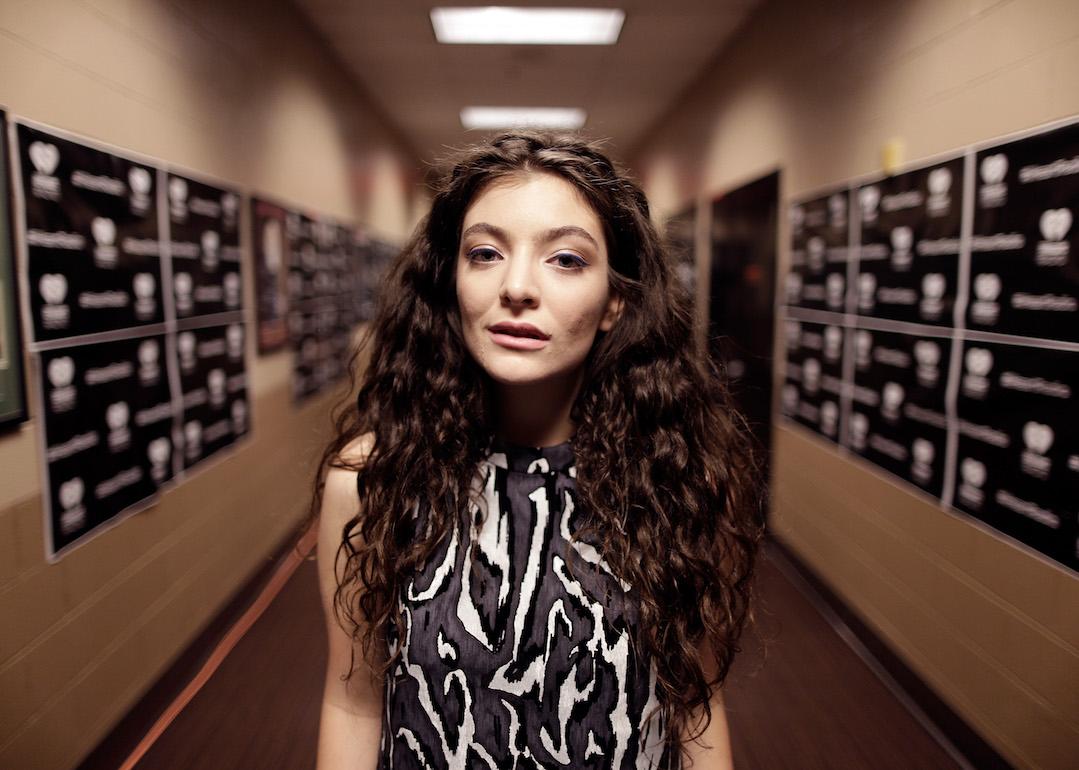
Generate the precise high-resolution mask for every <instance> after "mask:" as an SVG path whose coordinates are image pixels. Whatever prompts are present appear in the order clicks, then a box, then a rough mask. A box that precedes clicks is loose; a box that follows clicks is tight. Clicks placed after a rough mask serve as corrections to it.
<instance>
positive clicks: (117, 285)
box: [16, 124, 165, 342]
mask: <svg viewBox="0 0 1079 770" xmlns="http://www.w3.org/2000/svg"><path fill="white" fill-rule="evenodd" d="M16 130H17V132H18V147H19V153H18V154H19V157H18V159H17V161H16V162H17V163H18V164H19V167H20V175H21V181H22V185H21V190H20V192H21V198H20V200H21V202H22V210H23V216H24V222H25V239H24V243H25V245H26V250H27V263H26V264H27V275H26V278H27V283H28V285H29V287H30V291H29V298H28V300H29V302H28V308H29V315H30V319H31V324H32V326H31V329H30V331H31V334H32V338H33V339H34V340H35V341H37V342H44V341H50V340H58V339H63V338H67V337H74V336H78V335H83V334H91V333H99V332H111V331H117V330H122V329H131V328H133V327H138V326H144V325H152V324H160V323H162V322H163V321H164V320H165V311H164V305H163V303H162V291H161V276H162V270H161V239H160V233H159V232H158V221H157V194H156V178H157V174H156V170H155V169H154V168H153V167H152V166H150V165H148V164H146V163H140V162H136V161H133V160H129V159H127V158H124V157H120V156H119V155H115V154H113V153H111V152H108V151H105V150H101V149H97V148H94V147H90V146H87V145H85V144H81V143H79V142H76V141H72V140H69V139H65V138H61V137H59V136H55V135H53V134H51V133H48V132H46V131H43V130H40V129H38V128H35V127H32V126H29V125H24V124H19V125H17V127H16Z"/></svg>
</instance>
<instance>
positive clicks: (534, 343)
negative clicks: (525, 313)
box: [488, 330, 550, 350]
mask: <svg viewBox="0 0 1079 770" xmlns="http://www.w3.org/2000/svg"><path fill="white" fill-rule="evenodd" d="M488 331H489V332H490V334H491V341H492V342H494V343H495V344H496V345H501V346H502V347H504V348H510V349H511V350H539V349H540V348H545V347H547V343H548V342H549V341H550V340H538V339H536V338H535V337H518V336H515V335H513V334H505V333H504V332H496V331H491V330H488Z"/></svg>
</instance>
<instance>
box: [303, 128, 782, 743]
mask: <svg viewBox="0 0 1079 770" xmlns="http://www.w3.org/2000/svg"><path fill="white" fill-rule="evenodd" d="M529 172H533V173H536V172H540V173H548V174H555V175H557V176H559V177H561V178H562V179H564V180H566V181H568V182H570V183H571V184H573V185H574V187H576V188H577V189H578V190H579V191H580V193H581V194H582V195H583V196H584V197H585V199H586V200H587V201H588V202H589V204H591V206H592V208H593V209H594V210H595V212H596V214H597V215H598V218H599V220H600V221H601V222H602V223H603V225H604V230H605V233H604V234H605V236H606V239H607V246H608V253H609V255H610V269H609V280H610V288H611V290H612V291H613V292H615V293H617V294H618V295H619V296H620V297H621V298H622V299H623V308H622V313H621V315H620V317H619V319H618V321H617V322H616V323H615V325H614V328H613V329H611V331H609V332H607V333H603V332H599V333H598V334H597V337H596V340H595V343H594V345H593V348H592V350H591V351H590V353H589V355H588V358H587V359H586V362H585V367H586V369H585V374H584V377H583V380H582V385H581V388H580V391H579V393H578V395H577V398H576V400H575V402H574V404H573V408H572V412H571V415H570V416H571V420H572V421H573V423H574V436H573V439H572V447H573V450H574V453H575V456H576V463H577V488H578V495H579V498H580V502H581V505H582V506H583V508H584V510H587V511H589V513H590V516H589V518H588V525H587V526H585V527H584V528H583V529H581V530H578V532H576V533H575V534H574V538H575V539H580V538H584V537H585V536H586V535H587V534H588V533H589V532H591V533H593V534H595V533H599V534H600V537H599V538H598V542H600V543H602V546H601V548H600V552H601V554H602V556H603V557H604V559H605V560H606V561H607V564H608V565H610V567H611V569H612V570H613V571H614V573H615V574H617V575H618V576H620V577H621V578H622V579H623V580H624V581H626V582H628V583H629V584H630V585H631V586H632V587H633V591H634V593H633V596H634V597H635V602H636V606H637V617H638V627H637V629H636V630H635V634H636V637H635V638H634V639H633V642H634V644H635V646H636V647H637V648H638V649H642V650H643V651H645V652H646V653H648V654H649V655H650V658H651V659H652V660H653V661H654V663H655V666H656V680H657V693H658V696H659V700H660V704H661V707H660V712H659V716H660V718H661V719H662V722H661V724H666V725H667V730H666V735H667V741H668V748H669V749H673V748H677V747H679V746H680V745H681V744H680V741H681V740H682V739H683V738H689V739H693V738H696V737H698V736H699V735H700V734H701V733H703V731H704V730H705V729H707V726H708V724H709V723H710V721H711V716H712V715H711V710H710V708H709V698H710V697H711V694H712V692H713V691H714V688H717V687H719V686H720V685H721V684H722V683H723V681H724V679H725V678H726V676H727V672H728V670H729V668H730V666H731V662H732V660H733V658H734V656H735V653H736V652H738V649H739V648H738V640H739V637H740V635H741V632H742V629H743V627H744V625H745V622H746V619H747V616H748V614H749V600H750V594H751V578H752V575H753V568H754V559H755V555H756V551H757V547H758V544H759V541H760V538H761V534H762V528H763V511H762V505H761V502H760V501H761V494H760V489H759V486H758V484H759V481H758V475H759V474H758V473H757V465H756V462H755V459H754V457H755V453H754V448H753V446H752V445H751V439H750V438H749V436H750V434H749V431H748V429H747V427H746V425H745V422H744V420H743V419H742V418H741V417H740V416H739V414H738V413H737V411H736V410H735V409H734V408H733V406H732V403H731V399H730V397H729V395H728V392H727V390H726V387H725V385H724V381H723V378H722V376H721V375H720V372H719V370H718V367H717V365H716V364H715V363H714V362H713V361H712V360H711V359H710V358H709V357H708V355H707V354H705V353H704V352H703V351H701V350H700V349H699V348H698V346H696V345H695V344H694V335H693V329H692V326H693V324H692V314H691V311H690V304H689V301H688V295H687V294H686V292H685V290H684V289H683V288H682V287H681V284H680V283H679V282H678V281H677V279H676V277H675V275H674V273H673V269H672V265H671V263H670V261H669V260H668V259H667V257H666V255H665V253H664V249H663V246H662V244H661V241H660V238H659V237H658V236H657V234H656V231H655V228H654V227H653V225H652V223H651V221H650V219H649V212H648V203H647V201H646V199H645V196H644V194H643V192H642V191H641V190H640V188H639V187H638V186H637V185H636V184H635V183H633V182H632V181H631V180H630V179H629V178H628V177H627V175H626V174H625V173H624V172H622V171H621V170H619V169H617V168H616V167H615V166H614V165H613V164H612V162H611V161H610V160H609V159H608V158H607V157H606V156H605V155H604V154H603V152H601V150H600V149H599V148H598V146H597V145H596V144H595V143H591V142H588V141H585V140H583V139H582V138H580V137H579V136H576V135H567V134H552V133H545V132H534V131H517V132H513V133H506V134H502V135H500V136H498V137H495V138H493V139H492V140H490V141H488V142H486V143H483V144H480V145H477V146H475V147H472V148H469V149H468V150H466V151H464V152H462V153H461V154H459V155H458V156H457V157H456V158H454V159H453V161H452V164H451V165H450V166H449V168H448V171H447V172H446V173H445V175H444V176H443V178H442V181H441V183H440V185H439V186H438V187H437V189H436V191H435V196H434V199H433V201H432V204H431V211H430V214H429V215H428V216H427V217H426V218H425V219H424V220H423V221H422V222H421V223H420V224H419V226H418V227H417V229H416V232H415V234H414V235H413V236H412V238H411V240H410V242H409V243H408V245H407V246H406V247H405V248H404V250H403V251H402V252H401V254H400V255H399V256H398V257H397V259H396V260H395V261H394V263H393V264H392V266H391V267H390V269H389V271H388V275H387V276H386V278H385V283H384V286H383V288H382V293H381V295H380V301H379V305H378V310H377V313H376V316H375V318H374V320H373V322H372V324H371V325H370V327H369V328H368V330H367V333H366V335H365V337H364V338H363V340H362V341H361V344H360V346H359V349H358V350H357V353H356V354H355V355H354V357H353V361H352V366H351V367H350V370H351V371H352V374H353V378H354V380H353V388H352V390H351V391H350V393H352V392H357V390H356V388H357V387H358V392H357V393H358V394H357V396H356V398H355V400H354V401H353V400H351V398H349V400H347V401H346V402H345V403H344V404H343V405H341V406H339V407H338V408H337V409H335V412H334V426H335V437H334V439H333V441H332V442H331V443H330V444H329V446H327V447H326V449H325V452H324V454H323V456H322V461H321V463H320V465H319V472H318V475H317V477H316V479H315V485H314V495H313V499H312V505H311V514H312V518H313V517H315V516H317V512H318V510H319V507H320V504H321V494H322V488H323V484H324V477H325V471H326V470H327V468H328V467H330V466H334V467H341V468H349V469H352V470H355V471H356V472H357V487H358V494H359V499H360V500H362V501H363V511H362V512H361V514H360V515H358V516H356V517H355V518H353V519H352V520H351V521H349V522H348V524H347V526H346V527H345V529H344V531H343V532H342V537H341V546H340V549H339V551H338V553H337V559H338V565H339V566H340V562H341V560H342V559H343V560H344V568H343V579H342V580H341V582H340V583H339V585H338V588H337V592H336V595H335V597H334V611H335V615H336V616H337V620H338V622H339V623H341V625H342V627H343V628H346V630H349V631H350V633H351V634H352V636H353V638H354V640H355V641H356V642H357V643H358V645H359V646H360V647H362V649H363V651H364V654H365V656H367V655H369V653H370V651H371V649H372V645H383V644H385V642H386V639H387V635H386V630H387V624H395V625H396V628H397V632H398V633H397V638H398V639H401V638H404V633H405V629H404V620H403V618H402V617H401V616H400V614H399V610H398V596H399V591H400V590H401V589H402V587H403V585H404V584H405V581H406V580H407V578H408V576H409V575H410V574H413V573H414V571H415V570H417V569H419V568H421V567H422V566H423V565H424V564H425V563H426V561H427V559H428V558H429V557H430V556H431V555H432V553H433V552H434V550H435V549H436V547H437V546H438V544H439V543H440V541H441V540H442V539H443V538H444V537H446V536H447V535H448V533H449V532H450V527H451V526H453V525H454V524H455V522H457V521H458V516H459V515H460V513H461V511H462V510H463V509H464V506H465V505H466V504H467V501H468V500H469V499H470V494H471V495H472V496H473V499H474V495H475V491H474V490H473V489H472V488H471V487H472V480H473V476H474V473H475V472H476V468H477V464H478V463H480V462H481V461H482V460H483V459H484V458H485V457H486V456H487V454H488V453H489V452H490V450H491V446H492V440H493V436H494V433H495V427H496V426H495V425H494V424H493V419H494V418H493V416H494V414H495V412H494V401H493V396H492V392H491V391H492V387H491V383H490V381H489V378H488V377H487V375H486V373H485V372H484V371H483V370H482V369H480V368H479V366H478V365H477V364H476V363H475V362H474V361H473V360H472V358H471V356H470V355H469V353H468V351H467V349H466V347H465V343H464V339H463V336H462V331H461V321H460V317H459V312H458V308H457V299H456V288H455V264H456V259H457V252H458V248H459V241H460V236H461V223H462V221H463V219H464V216H465V212H466V210H467V208H468V206H469V205H470V203H471V202H472V201H473V200H474V199H475V198H476V196H477V195H478V194H479V193H480V192H481V191H483V190H485V189H486V188H487V186H488V185H490V184H491V183H492V182H494V181H495V180H498V179H502V178H505V177H507V176H512V175H520V174H524V173H529ZM368 356H369V361H368V363H367V365H366V368H365V369H364V371H363V372H362V373H361V374H359V375H358V378H359V379H358V382H357V381H356V379H355V378H356V377H357V372H356V369H357V364H358V363H359V362H360V359H362V358H365V357H368ZM364 434H371V437H369V438H368V440H369V441H370V440H371V438H373V443H372V444H371V449H370V453H369V455H368V456H367V457H366V460H365V461H363V462H362V463H356V464H349V463H348V462H347V461H346V460H345V459H343V458H342V452H343V450H345V448H346V447H347V446H348V445H349V444H350V443H351V442H353V441H354V440H355V439H357V438H358V437H360V436H363V435H364ZM420 500H423V501H425V502H426V505H427V506H428V508H427V511H428V522H429V526H428V527H427V528H426V530H425V531H424V532H422V533H421V532H416V531H414V519H413V516H412V509H413V506H414V505H415V504H416V503H417V501H420ZM356 535H359V537H358V538H355V536H356ZM354 538H355V539H354ZM357 542H358V543H360V545H359V546H358V547H357V545H356V543H357ZM338 574H342V573H341V572H339V573H338ZM703 643H707V644H703ZM709 650H710V652H711V654H712V655H714V661H713V665H714V669H715V671H716V672H717V673H716V676H715V677H712V678H711V680H709V677H708V676H707V675H706V669H705V667H704V661H703V659H702V656H703V655H704V654H707V653H706V652H705V651H709ZM399 655H400V650H399V649H398V650H396V651H395V652H394V654H393V655H392V656H391V657H389V658H388V659H387V660H386V661H385V663H384V665H383V666H382V667H381V669H380V672H381V673H382V674H386V673H388V672H389V671H390V670H391V669H392V667H393V665H394V664H395V662H396V660H397V658H398V657H399ZM354 670H355V658H353V669H352V670H350V672H349V676H351V675H352V673H353V671H354ZM702 707H703V710H702V712H698V709H701V708H702ZM694 713H703V719H701V720H699V721H698V724H699V725H701V727H700V733H696V734H694V735H690V733H691V732H692V727H691V722H693V721H694V720H693V715H694ZM652 716H655V714H651V715H649V718H651V717H652Z"/></svg>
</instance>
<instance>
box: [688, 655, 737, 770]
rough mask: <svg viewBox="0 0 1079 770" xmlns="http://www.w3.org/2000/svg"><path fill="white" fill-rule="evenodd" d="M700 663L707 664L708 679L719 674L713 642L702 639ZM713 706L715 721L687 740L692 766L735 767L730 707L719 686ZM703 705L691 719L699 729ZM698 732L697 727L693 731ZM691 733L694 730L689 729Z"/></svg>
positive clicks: (698, 769) (698, 768) (709, 768)
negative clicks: (694, 737) (728, 710)
mask: <svg viewBox="0 0 1079 770" xmlns="http://www.w3.org/2000/svg"><path fill="white" fill-rule="evenodd" d="M701 649H702V659H701V665H702V666H703V667H704V674H705V678H706V679H708V680H709V681H711V680H712V678H714V677H715V676H716V667H715V658H714V657H713V656H712V648H711V645H710V644H709V643H708V642H707V641H705V642H703V643H702V648H701ZM709 706H710V707H711V709H712V721H711V722H709V724H708V728H707V729H706V730H705V731H704V732H703V733H702V734H701V735H700V737H698V738H697V740H695V741H686V742H685V744H686V752H687V753H688V754H689V756H690V758H691V759H692V760H693V770H733V768H734V761H733V760H732V758H731V736H730V732H729V730H728V728H727V710H726V708H725V707H724V704H723V692H722V691H721V690H720V689H719V688H717V689H716V690H715V692H713V693H712V697H711V699H710V700H709ZM703 712H704V708H703V707H701V708H700V709H698V710H697V711H696V712H695V714H694V717H693V719H692V724H691V727H693V726H697V728H698V729H699V725H700V720H702V719H703V718H704V717H703ZM692 732H693V733H695V732H696V729H694V730H693V731H692ZM690 734H692V733H690Z"/></svg>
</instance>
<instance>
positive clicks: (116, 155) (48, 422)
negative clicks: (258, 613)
mask: <svg viewBox="0 0 1079 770" xmlns="http://www.w3.org/2000/svg"><path fill="white" fill-rule="evenodd" d="M7 133H8V135H9V140H10V141H9V143H10V146H11V148H12V154H13V158H14V162H13V172H14V178H15V182H14V185H13V187H14V191H15V214H16V215H15V217H14V219H15V225H16V228H17V232H18V234H19V235H20V237H19V240H18V243H19V245H20V254H19V256H20V261H19V268H20V272H21V273H22V276H21V277H22V279H23V280H21V282H20V283H21V288H22V292H21V294H22V297H21V299H22V302H21V311H22V317H23V326H24V328H25V330H26V335H27V339H28V345H29V353H30V358H31V362H32V364H33V368H34V370H35V371H36V374H37V377H36V390H37V392H36V397H37V398H38V405H39V406H38V412H37V413H38V414H40V415H41V420H42V431H41V436H42V441H41V444H42V446H41V453H42V457H43V462H42V467H43V469H44V471H43V473H44V477H45V478H44V489H45V493H44V495H43V497H44V500H45V505H44V507H45V518H46V523H45V525H46V535H47V536H46V550H47V556H48V558H49V559H50V560H55V559H56V558H58V557H59V556H61V555H62V554H63V553H65V552H67V551H68V550H69V549H70V548H72V547H73V546H75V545H76V544H78V543H81V542H85V540H86V539H87V538H88V537H89V536H90V535H92V534H94V533H96V532H99V531H101V529H102V528H103V527H104V526H107V525H111V524H115V523H117V522H118V521H120V519H121V515H124V516H126V515H129V514H132V513H134V512H136V511H138V510H141V509H143V508H145V507H146V506H147V505H149V504H150V503H152V502H153V500H154V499H155V498H156V497H157V495H158V494H159V493H160V491H161V490H162V489H163V488H165V487H167V486H168V485H170V484H172V483H175V482H177V481H180V480H182V479H183V478H184V476H185V475H186V474H189V473H190V472H192V471H193V470H195V469H196V468H197V467H199V466H202V465H204V464H205V463H206V462H207V461H208V460H209V459H210V458H211V457H213V458H219V457H221V456H223V455H222V453H223V452H224V451H226V450H229V449H232V448H235V446H236V445H237V444H238V442H240V441H241V440H243V439H244V438H245V437H247V436H248V435H249V434H250V431H251V419H250V417H251V408H250V407H251V404H250V397H249V395H250V383H249V381H248V368H247V363H246V355H245V351H246V348H247V340H246V338H247V335H248V333H249V329H248V324H247V323H246V322H245V313H244V285H245V277H244V268H243V258H242V251H241V229H242V228H243V227H244V223H243V222H242V221H241V220H242V219H243V213H244V206H243V196H241V195H240V193H239V192H238V191H237V190H235V189H230V188H229V187H227V186H225V185H221V184H217V183H212V182H208V181H207V180H204V179H197V178H194V177H192V176H191V175H189V174H185V173H180V172H179V171H177V170H174V169H171V168H169V167H167V166H165V165H164V164H161V163H159V162H156V161H153V160H150V159H144V158H138V157H136V156H134V155H131V154H128V153H125V152H124V151H121V150H116V149H114V148H109V147H104V146H100V145H97V144H94V143H91V142H87V141H86V140H84V139H81V138H79V137H75V136H72V135H68V134H65V133H63V132H58V131H56V130H54V129H50V128H46V127H43V126H39V125H37V124H33V123H30V122H25V121H21V120H17V121H15V122H14V123H13V124H12V125H11V127H10V128H9V129H8V131H7ZM249 214H250V218H249V219H248V220H247V223H249V226H250V228H251V233H252V236H253V237H252V239H251V243H252V246H253V252H254V264H255V275H254V280H253V282H252V283H253V285H254V300H255V302H254V304H255V308H253V310H254V311H255V317H256V318H257V324H256V325H255V334H256V340H255V342H256V346H257V349H258V350H259V352H260V353H266V352H270V351H273V350H277V349H280V348H282V347H284V346H286V345H288V346H289V347H290V348H291V350H292V358H293V362H294V364H293V388H292V389H293V393H294V396H295V399H296V400H297V401H299V400H302V399H304V398H308V397H310V396H311V395H313V394H315V393H318V392H319V391H320V390H322V389H323V388H326V387H327V386H329V385H330V384H332V383H333V382H335V381H336V380H338V379H339V378H340V377H341V376H342V375H343V374H345V372H346V370H345V365H346V363H347V361H348V354H349V349H350V342H351V338H352V334H353V330H354V327H355V325H356V324H357V323H358V322H360V321H361V320H367V319H369V318H370V316H371V313H372V311H373V305H374V303H373V299H374V296H375V294H376V291H377V284H378V281H379V280H380V279H381V275H382V273H383V272H384V269H385V265H386V262H387V261H388V259H389V258H390V257H391V256H392V254H393V250H392V248H391V247H390V246H389V245H388V244H384V243H382V242H379V241H370V240H366V239H364V237H363V235H362V234H361V233H360V232H359V231H358V230H356V229H355V228H351V227H347V226H345V225H342V224H340V223H337V222H334V221H332V220H330V219H328V218H325V217H313V216H309V215H307V214H305V213H303V212H300V211H298V210H295V209H292V208H288V207H284V206H281V205H278V204H275V203H271V202H268V201H266V200H262V199H259V198H253V199H251V200H250V209H249ZM0 224H2V222H0ZM6 280H7V276H6V275H3V274H0V297H2V298H3V302H4V304H3V307H0V318H4V319H6V318H7V314H10V315H11V316H12V318H14V314H15V311H14V307H15V303H14V298H13V297H12V298H11V299H10V300H9V299H8V296H7V295H6V294H4V291H3V290H5V288H6V287H5V284H4V283H3V282H5V281H6ZM5 324H6V325H5V327H4V329H3V331H4V335H3V336H0V344H2V345H3V346H4V347H3V349H2V350H0V360H4V359H5V357H6V358H13V359H14V360H16V361H20V362H21V359H22V356H21V351H19V350H18V349H17V348H15V349H13V348H12V346H11V345H10V344H9V340H11V341H13V342H14V343H15V344H16V345H17V343H18V333H17V331H16V329H17V324H15V323H11V324H7V323H6V321H5ZM9 331H10V332H11V334H10V335H9V334H8V332H9ZM12 354H13V355H12ZM0 374H2V373H0ZM15 381H16V382H17V383H18V384H19V386H20V387H21V382H22V378H21V376H19V377H18V378H17V379H16V380H15ZM5 386H6V381H0V398H3V397H5V396H6V395H8V391H7V390H5ZM0 418H2V415H0Z"/></svg>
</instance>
